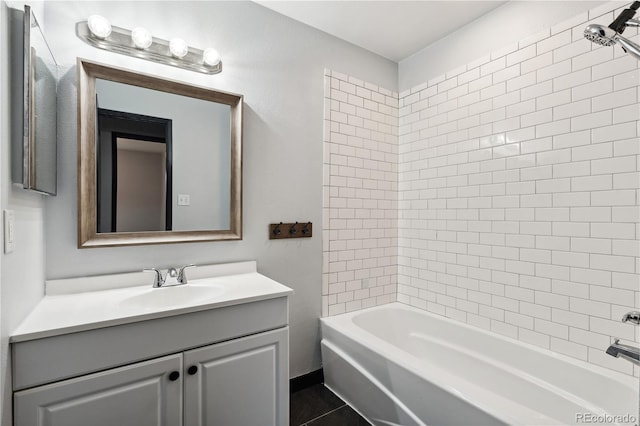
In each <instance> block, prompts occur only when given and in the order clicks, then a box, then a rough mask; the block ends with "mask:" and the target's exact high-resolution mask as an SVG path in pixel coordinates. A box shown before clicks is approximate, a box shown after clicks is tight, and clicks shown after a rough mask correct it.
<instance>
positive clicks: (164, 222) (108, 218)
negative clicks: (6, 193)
mask: <svg viewBox="0 0 640 426" xmlns="http://www.w3.org/2000/svg"><path fill="white" fill-rule="evenodd" d="M79 78H80V105H79V108H80V110H81V111H80V120H81V121H82V123H81V128H80V140H79V155H80V157H81V158H80V169H79V178H80V179H81V185H80V186H79V188H80V193H79V199H80V203H79V209H80V211H79V215H80V216H79V220H80V226H79V246H80V247H95V246H104V245H123V244H153V243H166V242H179V241H206V240H221V239H225V240H226V239H240V238H241V223H240V222H241V202H240V201H241V197H240V189H241V184H240V181H241V108H242V96H240V95H234V94H229V93H225V92H218V91H213V90H210V89H205V88H200V87H195V86H190V85H186V84H183V83H178V82H174V81H168V80H162V79H159V78H157V77H151V76H146V75H141V74H136V73H132V72H130V71H126V70H121V69H116V68H111V67H107V66H104V65H100V64H95V63H91V62H88V61H82V60H81V61H80V62H79Z"/></svg>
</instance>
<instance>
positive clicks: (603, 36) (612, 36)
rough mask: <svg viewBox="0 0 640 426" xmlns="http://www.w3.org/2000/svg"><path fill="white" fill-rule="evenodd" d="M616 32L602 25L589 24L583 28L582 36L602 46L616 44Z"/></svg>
mask: <svg viewBox="0 0 640 426" xmlns="http://www.w3.org/2000/svg"><path fill="white" fill-rule="evenodd" d="M617 36H619V35H618V33H616V32H615V31H614V30H612V29H611V28H609V27H605V26H604V25H598V24H591V25H587V28H585V29H584V37H585V38H586V39H587V40H590V41H592V42H594V43H596V44H599V45H602V46H613V45H614V44H616V38H617Z"/></svg>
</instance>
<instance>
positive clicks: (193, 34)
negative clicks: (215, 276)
mask: <svg viewBox="0 0 640 426" xmlns="http://www.w3.org/2000/svg"><path fill="white" fill-rule="evenodd" d="M94 13H97V14H101V15H103V16H105V17H107V18H108V19H109V20H111V22H112V24H113V25H117V26H121V27H125V28H133V27H135V26H136V25H142V26H145V27H147V28H148V29H149V30H150V31H151V33H152V34H154V35H156V36H158V37H162V38H165V39H168V38H170V37H173V36H176V35H179V36H180V37H182V38H184V39H185V40H188V42H189V43H190V44H192V45H193V46H196V47H201V48H203V47H207V46H208V45H213V46H215V47H216V48H217V49H218V50H219V51H220V53H221V55H222V60H223V63H224V71H223V72H222V73H221V74H219V75H216V76H206V75H200V74H196V73H193V72H189V71H183V70H179V69H177V68H173V67H168V66H163V65H159V64H154V63H151V62H146V61H142V60H138V59H133V58H128V57H126V56H122V55H117V54H114V53H110V52H105V51H101V50H97V49H95V48H92V47H90V46H88V45H86V44H84V43H83V42H82V41H81V40H79V39H78V38H77V37H76V36H75V24H76V22H78V21H81V20H84V19H86V17H87V16H89V15H91V14H94ZM45 19H46V34H47V37H48V38H49V42H50V44H51V47H52V50H53V53H54V55H55V56H56V59H57V60H58V63H59V64H61V66H62V68H63V69H62V72H61V74H62V79H61V83H60V87H59V123H60V124H59V171H58V176H59V183H58V185H59V187H58V196H57V197H54V198H49V199H47V200H46V217H45V224H46V226H45V228H46V236H45V237H46V238H45V241H46V277H47V278H49V279H52V278H61V277H75V276H82V275H92V274H105V273H113V272H121V271H135V270H140V269H142V268H144V267H150V266H158V267H169V266H173V265H184V264H187V263H192V262H193V263H196V264H198V263H199V264H206V263H222V262H232V261H238V260H247V259H256V260H257V261H258V270H259V271H260V272H261V273H263V274H265V275H267V276H268V277H270V278H273V279H275V280H277V281H279V282H282V283H283V284H285V285H288V286H290V287H292V288H293V289H294V290H295V293H294V295H293V296H292V297H291V306H290V315H291V372H290V373H291V376H297V375H300V374H304V373H307V372H309V371H312V370H314V369H317V368H319V367H320V351H319V325H318V318H319V317H320V292H321V260H322V245H321V238H320V236H321V232H320V231H321V229H320V225H321V214H322V135H323V125H322V117H323V72H324V68H325V67H327V68H332V69H335V70H340V71H344V72H347V73H349V74H352V75H357V76H361V77H362V78H364V79H366V80H368V81H372V82H375V83H377V84H380V85H381V86H384V87H388V88H390V89H394V90H395V88H396V82H397V66H396V64H395V63H393V62H391V61H388V60H385V59H382V58H380V57H378V56H376V55H374V54H372V53H370V52H367V51H364V50H362V49H359V48H356V47H354V46H353V45H350V44H348V43H345V42H342V41H339V40H337V39H335V38H333V37H330V36H328V35H326V34H324V33H322V32H319V31H316V30H313V29H311V28H309V27H307V26H305V25H302V24H299V23H296V22H294V21H291V20H289V19H288V18H285V17H283V16H281V15H279V14H276V13H275V12H272V11H269V10H267V9H265V8H263V7H262V6H259V5H257V4H254V3H250V2H179V3H173V2H158V3H157V4H156V5H154V4H150V3H148V2H84V1H83V2H64V1H56V2H47V3H46V4H45ZM76 57H84V58H87V59H91V60H94V61H98V62H104V63H111V64H114V65H117V66H121V67H126V68H130V69H133V70H136V71H140V72H146V73H149V74H154V75H161V76H166V77H169V78H172V79H176V80H182V81H186V82H190V83H193V84H197V85H201V86H207V87H211V88H215V89H221V90H225V91H230V92H235V93H241V94H243V95H244V96H245V115H244V120H245V121H244V188H243V191H244V197H243V198H244V239H243V240H242V241H237V242H216V243H197V244H178V245H175V244H174V245H158V246H141V247H124V248H104V249H83V250H78V249H77V248H76V246H77V240H76V206H77V204H76V68H75V61H76ZM296 220H297V221H312V222H314V224H315V225H316V226H317V232H316V233H315V235H314V237H313V238H311V239H304V240H292V241H269V240H268V232H267V229H268V228H267V226H268V224H269V223H271V222H278V221H296ZM33 285H34V286H36V285H37V286H40V287H38V288H39V289H41V286H42V284H41V283H40V284H33Z"/></svg>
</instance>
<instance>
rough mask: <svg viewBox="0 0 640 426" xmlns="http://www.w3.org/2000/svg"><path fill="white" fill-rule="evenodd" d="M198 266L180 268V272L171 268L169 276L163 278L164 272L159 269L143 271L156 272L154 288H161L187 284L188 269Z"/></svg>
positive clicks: (168, 270) (145, 270) (168, 272)
mask: <svg viewBox="0 0 640 426" xmlns="http://www.w3.org/2000/svg"><path fill="white" fill-rule="evenodd" d="M194 266H196V265H194V264H189V265H185V266H183V267H182V268H180V269H179V270H176V268H169V269H167V274H166V275H165V276H164V277H163V276H162V272H160V270H159V269H157V268H145V269H143V270H142V271H143V272H154V273H155V278H154V280H153V286H152V287H153V288H160V287H162V286H164V285H181V284H187V282H188V281H187V274H186V269H187V268H191V267H194Z"/></svg>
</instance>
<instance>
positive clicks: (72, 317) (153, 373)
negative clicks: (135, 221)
mask: <svg viewBox="0 0 640 426" xmlns="http://www.w3.org/2000/svg"><path fill="white" fill-rule="evenodd" d="M205 276H206V278H205ZM113 278H114V280H116V281H122V280H124V281H127V280H128V281H139V280H141V279H145V280H146V281H148V282H149V284H148V285H146V286H134V287H125V288H116V289H102V290H98V291H88V292H84V293H75V292H71V293H68V291H73V289H75V288H78V287H79V286H80V284H81V283H82V281H83V280H84V281H87V282H84V283H83V284H85V285H87V287H88V288H91V285H93V286H94V287H98V288H100V286H103V285H104V283H108V282H109V279H108V277H95V278H84V279H73V280H60V282H50V283H47V285H48V288H47V293H48V294H47V296H45V297H44V299H43V300H42V301H41V302H40V304H39V305H38V306H36V308H35V309H34V311H33V312H32V313H31V314H30V315H29V317H28V318H27V319H26V320H25V321H24V322H23V323H22V325H21V326H20V327H19V329H18V330H16V332H15V333H14V334H13V336H12V337H11V346H12V356H13V390H14V424H15V425H16V426H23V425H25V426H26V425H34V424H40V425H60V426H62V425H64V426H75V425H77V426H85V425H87V424H91V425H94V426H112V425H116V424H117V425H120V426H143V425H166V426H173V425H185V426H196V425H198V426H205V425H206V426H209V425H225V426H228V425H288V424H289V386H288V379H289V368H288V364H289V360H288V353H289V348H288V346H289V345H288V343H289V330H288V295H289V294H290V293H291V292H292V290H291V289H289V288H288V287H285V286H283V285H281V284H279V283H277V282H275V281H273V280H271V279H269V278H267V277H265V276H263V275H260V274H258V273H257V271H256V264H255V262H243V263H237V264H230V265H218V266H209V267H204V268H196V270H194V271H193V272H191V271H190V277H189V278H190V279H189V283H188V284H185V285H182V286H177V287H168V288H151V284H150V282H151V279H150V278H151V277H150V275H148V274H121V275H119V276H113ZM194 278H195V279H194ZM91 280H93V283H90V282H89V281H91ZM163 292H164V293H163Z"/></svg>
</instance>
